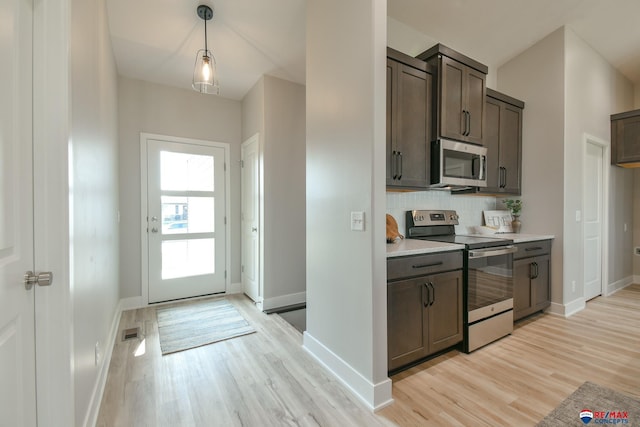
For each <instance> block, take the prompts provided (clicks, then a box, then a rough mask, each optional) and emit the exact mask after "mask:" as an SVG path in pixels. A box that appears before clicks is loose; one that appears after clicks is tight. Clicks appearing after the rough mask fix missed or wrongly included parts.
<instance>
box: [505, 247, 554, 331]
mask: <svg viewBox="0 0 640 427" xmlns="http://www.w3.org/2000/svg"><path fill="white" fill-rule="evenodd" d="M550 266H551V261H550V258H549V255H541V256H534V257H530V258H522V259H518V260H515V261H514V262H513V276H514V284H513V319H514V320H519V319H522V318H523V317H526V316H529V315H530V314H533V313H535V312H537V311H542V310H544V309H546V308H547V307H549V305H551V280H550V274H551V268H550Z"/></svg>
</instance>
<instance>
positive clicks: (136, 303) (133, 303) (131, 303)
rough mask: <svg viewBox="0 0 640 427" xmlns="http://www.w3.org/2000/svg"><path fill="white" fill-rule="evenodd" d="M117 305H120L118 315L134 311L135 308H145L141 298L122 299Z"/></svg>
mask: <svg viewBox="0 0 640 427" xmlns="http://www.w3.org/2000/svg"><path fill="white" fill-rule="evenodd" d="M119 305H120V313H122V312H123V311H127V310H135V309H137V308H142V307H145V305H144V303H143V302H142V297H141V296H138V297H129V298H122V299H121V300H120V304H119Z"/></svg>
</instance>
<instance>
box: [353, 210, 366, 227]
mask: <svg viewBox="0 0 640 427" xmlns="http://www.w3.org/2000/svg"><path fill="white" fill-rule="evenodd" d="M351 231H364V212H351Z"/></svg>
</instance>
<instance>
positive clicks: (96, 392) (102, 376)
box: [83, 297, 142, 427]
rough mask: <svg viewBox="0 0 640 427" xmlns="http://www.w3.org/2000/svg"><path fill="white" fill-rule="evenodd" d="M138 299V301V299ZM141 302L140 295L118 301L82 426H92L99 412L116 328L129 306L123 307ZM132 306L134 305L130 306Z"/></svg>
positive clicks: (115, 336)
mask: <svg viewBox="0 0 640 427" xmlns="http://www.w3.org/2000/svg"><path fill="white" fill-rule="evenodd" d="M138 300H139V301H138ZM141 303H142V297H133V298H124V299H121V300H120V301H119V302H118V305H117V306H116V310H115V313H114V314H113V319H112V320H111V329H110V330H109V337H108V342H106V343H105V345H103V348H104V350H103V356H102V360H100V366H98V376H97V378H96V382H95V384H94V387H93V391H92V393H91V399H90V400H89V409H88V410H87V414H86V416H85V419H84V423H83V426H85V427H93V426H95V425H96V422H97V421H98V413H99V412H100V403H101V402H102V395H103V394H104V387H105V385H106V383H107V375H108V373H109V364H110V363H111V355H112V354H113V347H114V346H115V344H116V339H117V338H118V328H119V326H120V316H121V315H122V312H123V311H124V310H129V309H130V308H124V307H129V306H134V305H138V304H140V306H141ZM131 308H134V307H131Z"/></svg>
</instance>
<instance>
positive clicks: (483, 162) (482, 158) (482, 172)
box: [472, 156, 487, 180]
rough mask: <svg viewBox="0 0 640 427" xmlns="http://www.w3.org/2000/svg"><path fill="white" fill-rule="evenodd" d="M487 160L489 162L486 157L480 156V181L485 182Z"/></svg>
mask: <svg viewBox="0 0 640 427" xmlns="http://www.w3.org/2000/svg"><path fill="white" fill-rule="evenodd" d="M486 160H487V157H486V156H480V172H479V176H478V179H480V180H484V174H485V163H486ZM472 172H473V171H472Z"/></svg>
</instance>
